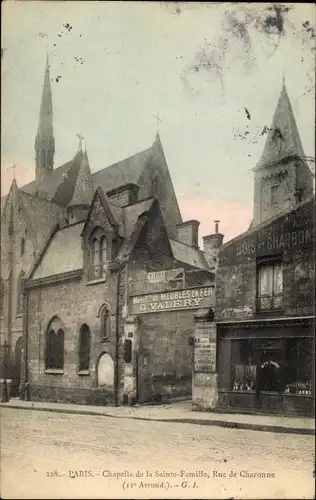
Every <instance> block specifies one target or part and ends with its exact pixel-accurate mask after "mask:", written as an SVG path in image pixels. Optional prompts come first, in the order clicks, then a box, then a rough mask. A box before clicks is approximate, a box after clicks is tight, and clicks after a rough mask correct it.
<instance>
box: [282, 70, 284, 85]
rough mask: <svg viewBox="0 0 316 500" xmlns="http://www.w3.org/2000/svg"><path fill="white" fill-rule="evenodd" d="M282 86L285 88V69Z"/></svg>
mask: <svg viewBox="0 0 316 500" xmlns="http://www.w3.org/2000/svg"><path fill="white" fill-rule="evenodd" d="M282 86H283V88H285V75H284V70H283V77H282Z"/></svg>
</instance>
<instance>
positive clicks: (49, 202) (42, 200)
mask: <svg viewBox="0 0 316 500" xmlns="http://www.w3.org/2000/svg"><path fill="white" fill-rule="evenodd" d="M19 193H20V194H21V196H29V197H30V198H34V199H36V200H37V201H40V202H41V203H46V204H47V205H53V206H55V207H57V208H60V209H62V207H61V206H60V205H58V204H57V203H55V202H54V201H51V200H48V199H47V198H42V197H41V196H37V195H36V194H32V193H27V192H26V191H23V190H21V191H20V189H19Z"/></svg>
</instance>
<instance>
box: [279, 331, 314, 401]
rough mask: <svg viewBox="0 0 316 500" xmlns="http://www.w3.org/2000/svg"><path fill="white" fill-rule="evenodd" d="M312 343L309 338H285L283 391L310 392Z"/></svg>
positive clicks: (294, 392) (308, 393)
mask: <svg viewBox="0 0 316 500" xmlns="http://www.w3.org/2000/svg"><path fill="white" fill-rule="evenodd" d="M312 353H313V345H312V339H311V338H302V339H297V338H292V339H288V340H287V346H286V359H285V364H284V391H285V392H286V393H293V394H306V395H311V394H312V368H313V362H314V361H313V354H312Z"/></svg>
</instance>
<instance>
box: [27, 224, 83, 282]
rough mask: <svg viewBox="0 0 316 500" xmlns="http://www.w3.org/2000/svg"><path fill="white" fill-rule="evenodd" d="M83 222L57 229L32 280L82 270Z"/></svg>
mask: <svg viewBox="0 0 316 500" xmlns="http://www.w3.org/2000/svg"><path fill="white" fill-rule="evenodd" d="M82 228H83V222H80V223H79V224H73V225H71V226H66V227H64V228H61V229H59V230H58V231H57V232H56V233H55V234H54V235H53V237H52V239H51V241H50V242H49V244H48V246H47V248H46V250H45V253H44V254H43V256H42V258H41V260H40V262H39V265H38V266H37V268H36V270H35V272H34V274H33V276H32V278H31V279H32V280H36V279H40V278H47V277H49V276H53V275H55V274H62V273H67V272H70V271H76V270H79V269H82V262H83V251H82V248H81V236H80V235H81V231H82Z"/></svg>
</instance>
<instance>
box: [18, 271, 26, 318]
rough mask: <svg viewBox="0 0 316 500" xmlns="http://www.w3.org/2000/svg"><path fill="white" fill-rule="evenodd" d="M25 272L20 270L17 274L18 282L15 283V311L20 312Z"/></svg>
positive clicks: (21, 309) (21, 310)
mask: <svg viewBox="0 0 316 500" xmlns="http://www.w3.org/2000/svg"><path fill="white" fill-rule="evenodd" d="M24 276H25V272H24V271H23V270H22V271H21V272H20V274H19V278H18V284H17V304H16V313H17V314H22V312H23V285H24Z"/></svg>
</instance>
